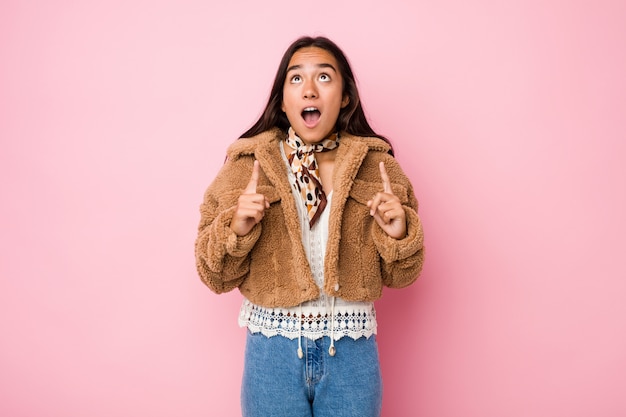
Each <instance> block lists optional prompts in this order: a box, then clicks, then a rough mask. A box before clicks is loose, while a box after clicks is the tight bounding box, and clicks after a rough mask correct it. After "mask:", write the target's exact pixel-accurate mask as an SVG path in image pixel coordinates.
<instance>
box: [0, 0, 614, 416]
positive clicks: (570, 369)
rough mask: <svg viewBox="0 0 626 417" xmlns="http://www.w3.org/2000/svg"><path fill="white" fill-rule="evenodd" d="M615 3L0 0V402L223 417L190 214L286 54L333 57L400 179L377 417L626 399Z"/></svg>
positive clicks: (218, 348)
mask: <svg viewBox="0 0 626 417" xmlns="http://www.w3.org/2000/svg"><path fill="white" fill-rule="evenodd" d="M624 22H626V3H625V2H623V1H619V0H616V1H609V0H603V1H600V0H596V1H556V0H552V1H539V0H531V1H528V0H512V1H508V2H496V1H487V0H479V1H472V2H467V1H464V0H437V1H413V2H409V1H398V0H387V1H377V2H369V1H364V0H359V1H336V0H333V1H317V2H298V1H293V0H285V1H273V2H265V1H256V2H238V1H231V2H226V1H224V2H222V3H221V4H218V3H217V2H210V1H204V0H186V1H185V0H183V1H173V0H172V1H165V0H157V1H154V0H150V1H148V0H143V1H142V0H124V1H122V0H113V1H98V2H96V1H91V2H86V1H85V2H72V1H60V0H58V1H44V0H40V1H18V0H10V1H3V2H2V4H1V5H0V42H1V43H0V64H1V65H0V139H1V154H0V185H1V189H0V190H1V198H2V200H1V205H0V278H1V281H0V415H2V416H12V417H22V416H24V417H31V416H37V417H39V416H41V417H44V416H45V417H57V416H58V417H61V416H62V417H79V416H81V417H82V416H90V417H101V416H102V417H104V416H152V417H161V416H163V417H165V416H184V417H195V416H198V417H199V416H236V415H238V414H239V382H240V377H241V370H242V350H243V343H244V338H245V332H244V331H243V330H241V329H239V328H238V327H237V324H236V316H237V312H238V308H239V303H240V300H241V297H240V295H239V294H238V293H237V292H233V293H230V294H228V295H223V296H216V295H214V294H212V293H210V292H209V290H208V289H207V288H205V287H204V286H203V284H202V283H201V282H200V280H199V279H198V278H197V275H196V272H195V265H194V257H193V243H194V239H195V235H196V225H197V222H198V218H199V215H198V205H199V203H200V201H201V197H202V194H203V192H204V189H205V187H206V186H207V185H208V184H209V182H210V181H211V179H212V178H213V176H214V175H215V173H216V172H217V170H218V168H219V167H220V165H221V164H222V162H223V159H224V153H225V149H226V147H227V145H228V144H229V143H231V142H232V141H233V140H235V139H236V137H237V136H238V135H239V134H240V133H241V132H243V131H244V130H245V129H246V128H247V127H249V126H250V124H251V123H252V122H253V121H254V120H255V119H256V118H257V117H258V115H259V113H260V111H261V109H262V107H263V105H264V104H265V100H266V97H267V94H268V92H269V88H270V85H271V81H272V78H273V75H274V72H275V70H276V67H277V65H278V61H279V59H280V57H281V55H282V53H283V51H284V49H285V48H286V46H287V45H288V44H289V43H290V42H291V41H292V40H294V39H295V38H296V37H297V36H299V35H301V34H324V35H327V36H329V37H331V38H332V39H334V40H335V41H336V42H337V43H339V45H340V46H341V47H342V48H343V49H344V50H345V52H346V53H347V55H348V56H349V58H350V59H351V62H352V64H353V66H354V69H355V72H356V74H357V77H358V79H359V82H360V89H361V93H362V98H363V100H364V103H365V109H366V112H367V114H368V116H369V117H370V119H371V122H372V124H373V126H374V127H375V129H376V130H378V131H379V132H381V133H382V134H385V135H387V136H388V137H389V138H391V139H392V141H393V142H394V144H395V147H396V150H397V154H398V159H399V160H400V162H401V163H402V164H403V166H404V167H405V169H406V171H407V173H408V174H409V176H410V177H411V178H412V180H413V182H414V185H415V188H416V192H417V196H418V199H419V200H420V202H421V215H422V218H423V222H424V225H425V230H426V239H427V247H428V249H427V262H426V267H425V270H424V273H423V276H422V277H421V278H420V280H419V281H418V283H417V284H416V285H414V286H413V287H411V288H409V289H406V290H402V291H395V290H386V291H385V294H384V297H383V299H382V300H381V301H380V302H378V304H377V306H378V311H379V317H380V331H379V342H380V350H381V356H382V357H381V361H382V366H383V373H384V378H385V394H384V413H383V414H384V416H386V417H391V416H420V417H459V416H464V417H502V416H507V417H517V416H519V417H522V416H524V417H526V416H542V417H543V416H559V417H560V416H568V417H577V416H580V417H583V416H585V417H588V416H623V415H626V397H624V389H625V385H626V353H625V352H626V320H625V318H626V302H625V301H624V300H625V296H626V262H624V257H625V253H624V252H626V244H625V243H624V242H625V236H626V220H625V217H626V184H625V182H626V159H625V158H626V122H625V118H626V117H625V116H626V81H625V80H626V77H625V74H626V56H625V55H626V54H625V52H624V51H625V48H624V45H625V41H626V24H624Z"/></svg>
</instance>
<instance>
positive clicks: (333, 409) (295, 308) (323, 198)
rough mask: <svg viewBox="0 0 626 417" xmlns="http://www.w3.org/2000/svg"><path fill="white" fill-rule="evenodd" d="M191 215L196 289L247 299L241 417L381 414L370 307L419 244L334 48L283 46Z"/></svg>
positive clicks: (307, 43) (402, 195) (405, 191)
mask: <svg viewBox="0 0 626 417" xmlns="http://www.w3.org/2000/svg"><path fill="white" fill-rule="evenodd" d="M200 211H201V220H200V225H199V233H198V239H197V241H196V259H197V266H198V271H199V274H200V276H201V278H202V280H203V281H204V283H205V284H206V285H207V286H208V287H209V288H211V289H212V290H213V291H215V292H216V293H222V292H226V291H230V290H232V289H234V288H239V290H240V292H241V293H242V294H243V295H244V297H245V299H244V302H243V305H242V308H241V313H240V317H239V323H240V325H241V326H243V327H246V328H247V329H248V335H247V342H246V352H245V364H244V375H243V382H242V392H241V400H242V413H243V415H244V416H246V417H250V416H263V417H267V416H290V417H292V416H316V417H322V416H330V415H332V416H359V417H363V416H379V415H380V410H381V400H382V381H381V375H380V367H379V361H378V350H377V345H376V336H375V334H376V327H377V324H376V314H375V310H374V304H373V302H374V301H375V300H376V299H378V298H379V297H380V296H381V294H382V287H383V285H386V286H389V287H404V286H407V285H409V284H411V283H412V282H414V281H415V279H416V278H417V276H418V275H419V273H420V271H421V269H422V264H423V257H424V249H423V233H422V227H421V223H420V220H419V217H418V215H417V200H416V199H415V197H414V194H413V187H412V185H411V183H410V182H409V180H408V178H407V177H406V175H405V174H404V173H403V171H402V169H401V168H400V166H399V165H398V163H397V162H396V160H395V159H394V157H393V150H392V147H391V145H390V144H389V142H388V141H387V140H386V139H385V138H383V137H382V136H380V135H377V134H376V133H375V132H374V131H373V130H372V128H371V127H370V126H369V124H368V122H367V120H366V118H365V115H364V112H363V109H362V106H361V103H360V99H359V94H358V90H357V88H356V83H355V79H354V75H353V73H352V70H351V68H350V65H349V63H348V61H347V59H346V57H345V55H344V54H343V52H342V51H341V50H340V49H339V48H338V47H337V45H335V44H334V43H333V42H332V41H330V40H329V39H327V38H324V37H317V38H311V37H303V38H300V39H298V40H296V41H295V42H294V43H293V44H292V45H291V46H290V47H289V48H288V49H287V51H286V52H285V54H284V56H283V58H282V60H281V63H280V65H279V68H278V71H277V74H276V78H275V80H274V85H273V87H272V91H271V94H270V98H269V100H268V103H267V106H266V108H265V110H264V112H263V114H262V115H261V117H260V118H259V120H258V121H257V122H256V123H255V124H254V125H253V127H252V128H250V129H249V130H248V131H247V132H245V133H244V134H243V135H242V138H241V139H239V140H237V141H235V143H233V144H232V145H231V146H230V148H229V149H228V156H227V160H226V162H225V164H224V166H223V167H222V169H221V170H220V172H219V173H218V175H217V178H216V179H215V180H214V181H213V183H212V184H211V185H210V186H209V188H208V189H207V192H206V193H205V198H204V202H203V204H202V206H201V209H200Z"/></svg>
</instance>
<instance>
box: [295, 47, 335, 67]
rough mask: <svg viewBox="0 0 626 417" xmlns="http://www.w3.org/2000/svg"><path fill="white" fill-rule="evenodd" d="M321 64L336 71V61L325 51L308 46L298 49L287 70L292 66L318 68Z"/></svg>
mask: <svg viewBox="0 0 626 417" xmlns="http://www.w3.org/2000/svg"><path fill="white" fill-rule="evenodd" d="M323 64H328V65H332V67H333V68H334V69H335V70H337V60H336V59H335V57H334V56H333V54H331V53H330V52H328V51H327V50H326V49H322V48H318V47H316V46H309V47H306V48H301V49H298V50H297V51H296V52H295V53H294V54H293V55H292V57H291V59H290V60H289V65H288V66H287V68H292V67H294V66H298V67H306V66H315V67H317V66H319V65H323Z"/></svg>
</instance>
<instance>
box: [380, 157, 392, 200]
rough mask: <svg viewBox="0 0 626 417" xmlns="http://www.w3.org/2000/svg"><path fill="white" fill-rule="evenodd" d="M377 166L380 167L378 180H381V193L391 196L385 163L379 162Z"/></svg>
mask: <svg viewBox="0 0 626 417" xmlns="http://www.w3.org/2000/svg"><path fill="white" fill-rule="evenodd" d="M378 166H379V167H380V178H382V180H383V192H385V193H388V194H393V192H392V191H391V181H390V180H389V175H387V169H386V168H385V163H384V162H382V161H381V162H380V164H379V165H378Z"/></svg>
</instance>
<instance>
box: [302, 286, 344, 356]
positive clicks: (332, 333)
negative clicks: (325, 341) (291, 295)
mask: <svg viewBox="0 0 626 417" xmlns="http://www.w3.org/2000/svg"><path fill="white" fill-rule="evenodd" d="M299 317H300V326H299V328H298V358H299V359H302V358H303V357H304V352H303V351H302V325H303V323H302V320H303V317H302V304H300V314H299ZM335 353H337V349H335V297H332V299H331V301H330V347H329V348H328V354H329V355H330V356H335Z"/></svg>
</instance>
